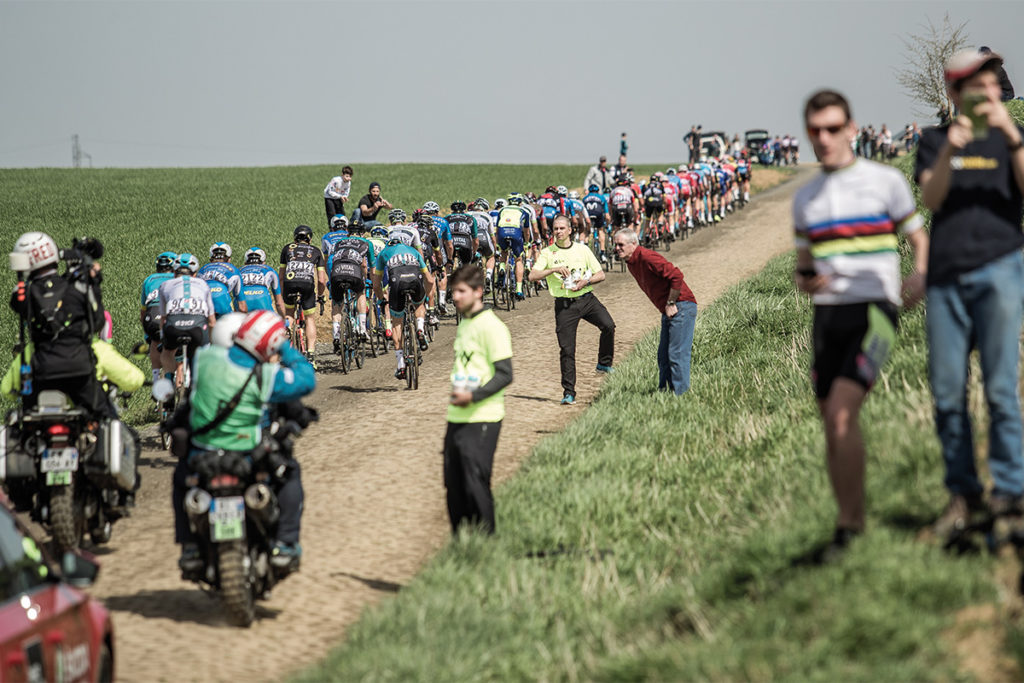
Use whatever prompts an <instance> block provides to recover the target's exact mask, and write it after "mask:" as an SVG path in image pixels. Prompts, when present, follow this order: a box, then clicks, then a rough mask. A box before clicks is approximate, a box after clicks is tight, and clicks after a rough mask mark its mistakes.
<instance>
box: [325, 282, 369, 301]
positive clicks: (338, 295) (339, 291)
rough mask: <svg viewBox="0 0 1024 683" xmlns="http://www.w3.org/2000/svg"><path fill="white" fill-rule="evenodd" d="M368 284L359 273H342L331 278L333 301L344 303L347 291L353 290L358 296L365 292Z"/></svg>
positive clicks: (353, 293) (354, 294)
mask: <svg viewBox="0 0 1024 683" xmlns="http://www.w3.org/2000/svg"><path fill="white" fill-rule="evenodd" d="M365 286H366V282H365V280H363V278H362V277H361V276H359V275H340V276H338V277H332V278H331V301H336V302H337V303H339V304H340V303H342V302H344V301H345V292H352V295H353V296H356V297H358V296H359V295H360V294H362V293H363V290H364V288H365Z"/></svg>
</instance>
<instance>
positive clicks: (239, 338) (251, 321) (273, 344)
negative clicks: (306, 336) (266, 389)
mask: <svg viewBox="0 0 1024 683" xmlns="http://www.w3.org/2000/svg"><path fill="white" fill-rule="evenodd" d="M218 324H219V323H218ZM214 329H216V325H215V326H214ZM234 339H235V343H236V344H238V345H239V346H241V347H242V348H243V349H245V350H246V351H248V352H249V353H250V354H252V355H253V356H254V357H255V358H256V360H259V361H268V360H270V357H271V356H273V355H274V354H275V353H277V352H278V351H280V350H281V347H282V346H284V344H285V342H287V341H288V331H287V330H286V329H285V327H284V320H282V319H281V316H279V315H277V314H276V313H274V312H273V311H253V312H252V313H248V314H246V316H245V320H243V321H242V325H241V326H240V327H239V328H238V331H237V332H235V336H234Z"/></svg>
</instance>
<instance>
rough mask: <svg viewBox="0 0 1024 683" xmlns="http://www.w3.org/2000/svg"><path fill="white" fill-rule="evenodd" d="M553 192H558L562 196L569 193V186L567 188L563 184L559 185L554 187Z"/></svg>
mask: <svg viewBox="0 0 1024 683" xmlns="http://www.w3.org/2000/svg"><path fill="white" fill-rule="evenodd" d="M555 192H557V193H558V196H559V197H564V196H566V195H567V194H569V188H567V187H566V186H565V185H559V186H558V187H556V188H555Z"/></svg>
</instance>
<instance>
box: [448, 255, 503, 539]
mask: <svg viewBox="0 0 1024 683" xmlns="http://www.w3.org/2000/svg"><path fill="white" fill-rule="evenodd" d="M484 281H485V275H484V271H483V269H482V268H480V266H476V265H471V264H466V265H463V266H462V267H460V268H459V269H458V270H456V271H455V273H453V274H452V276H451V285H452V299H453V300H454V302H455V307H456V308H458V310H459V313H461V314H462V321H461V322H460V323H459V327H458V330H457V331H456V332H455V344H454V350H455V363H454V365H453V366H452V375H451V379H452V393H451V396H450V397H449V399H448V404H449V405H448V430H447V432H445V435H444V486H445V489H447V499H448V517H449V519H450V520H451V524H452V533H453V534H455V533H458V530H459V527H460V526H461V525H462V524H463V523H468V524H475V525H479V527H480V528H481V530H482V531H484V533H487V534H493V533H494V496H493V495H492V494H491V470H492V466H493V464H494V451H495V449H496V448H497V446H498V434H499V433H500V432H501V421H502V419H504V417H505V387H507V386H508V385H509V384H510V383H511V382H512V337H511V335H509V331H508V328H507V327H505V323H503V322H501V320H500V319H499V318H498V316H497V315H495V313H494V311H493V310H490V309H485V308H484Z"/></svg>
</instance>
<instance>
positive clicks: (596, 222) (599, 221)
mask: <svg viewBox="0 0 1024 683" xmlns="http://www.w3.org/2000/svg"><path fill="white" fill-rule="evenodd" d="M590 224H591V225H592V226H594V227H595V228H603V227H604V214H603V213H599V214H597V215H596V216H591V217H590Z"/></svg>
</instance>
